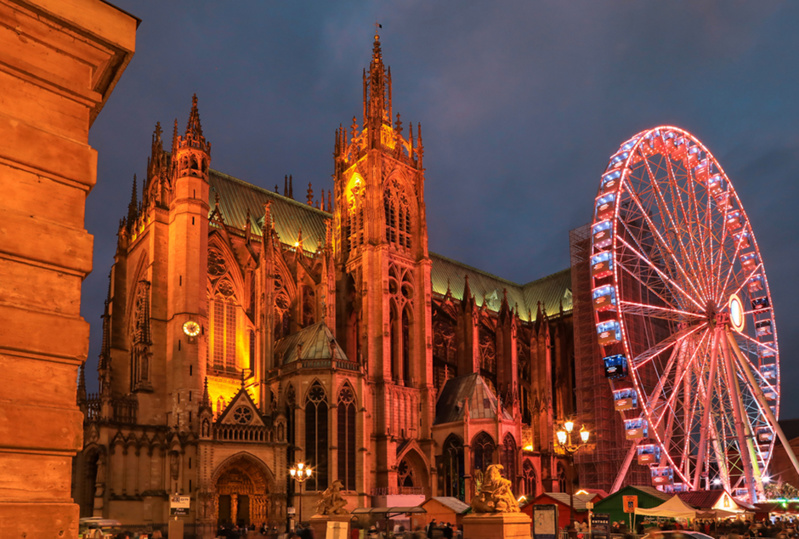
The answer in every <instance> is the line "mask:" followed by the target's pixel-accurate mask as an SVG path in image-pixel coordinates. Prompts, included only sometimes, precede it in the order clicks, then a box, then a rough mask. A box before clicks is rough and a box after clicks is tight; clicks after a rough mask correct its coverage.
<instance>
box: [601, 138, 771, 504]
mask: <svg viewBox="0 0 799 539" xmlns="http://www.w3.org/2000/svg"><path fill="white" fill-rule="evenodd" d="M591 235H592V242H591V261H590V262H591V279H592V283H593V288H592V302H593V308H594V317H595V323H596V331H597V340H598V342H599V345H600V348H601V350H602V352H603V359H602V361H603V362H604V368H605V373H606V376H607V378H608V380H609V382H610V385H611V389H612V390H613V395H614V401H615V402H616V410H617V411H618V412H619V413H620V414H622V416H623V423H624V425H625V434H626V437H627V438H628V439H630V440H633V441H634V442H633V445H632V447H631V449H630V451H629V453H628V458H627V459H626V461H625V464H624V466H623V467H622V469H621V471H620V472H619V476H618V477H617V480H616V484H615V485H614V491H615V490H617V489H618V488H619V487H620V485H621V483H622V482H623V479H624V476H625V475H626V473H627V471H628V469H629V467H630V466H631V465H633V457H634V456H636V455H637V456H638V459H637V463H640V465H646V466H649V467H650V472H651V477H652V482H653V484H654V485H655V486H657V487H658V488H661V489H663V490H667V491H675V490H696V489H699V488H703V487H704V488H708V485H709V484H710V483H711V482H717V481H720V482H721V484H722V485H723V486H724V488H725V489H727V490H728V491H730V492H733V493H735V494H737V495H739V496H742V497H745V498H747V499H749V500H751V501H755V500H757V499H762V497H763V476H764V474H765V471H766V468H767V467H768V464H769V462H770V460H771V457H772V454H773V449H774V443H775V439H776V436H775V434H781V433H780V432H778V430H779V429H778V426H777V424H776V417H777V415H778V413H779V407H780V391H779V387H780V385H779V380H780V368H779V367H780V365H779V347H778V344H777V326H776V322H775V319H774V310H773V307H772V301H771V295H770V292H769V287H768V280H767V278H766V272H765V268H764V265H763V260H762V258H761V255H760V251H759V249H758V246H757V242H756V240H755V235H754V233H753V231H752V227H751V224H750V222H749V219H748V218H747V215H746V212H745V211H744V208H743V205H742V204H741V201H740V199H739V197H738V195H737V193H736V192H735V189H734V188H733V186H732V183H731V182H730V181H729V179H728V178H727V176H726V174H725V173H724V171H723V170H722V168H721V166H720V165H719V163H718V161H716V159H715V158H714V157H713V155H712V154H711V153H710V152H709V151H708V150H707V148H705V147H704V146H703V145H702V143H701V142H699V141H698V140H697V139H696V138H695V137H694V136H692V135H691V134H690V133H688V132H687V131H684V130H682V129H678V128H676V127H658V128H655V129H650V130H647V131H643V132H641V133H638V134H637V135H635V136H634V137H632V138H631V139H630V140H628V141H626V142H625V143H624V144H622V145H621V147H620V148H619V150H618V151H617V152H616V153H615V154H614V155H613V156H611V158H610V160H609V164H608V166H607V169H606V170H605V172H604V173H603V175H602V178H601V180H600V185H599V190H598V193H597V197H596V199H595V205H594V219H593V223H592V227H591ZM636 465H637V464H636Z"/></svg>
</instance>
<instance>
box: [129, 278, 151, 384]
mask: <svg viewBox="0 0 799 539" xmlns="http://www.w3.org/2000/svg"><path fill="white" fill-rule="evenodd" d="M152 344H153V343H152V338H151V335H150V283H149V281H146V280H141V281H139V282H138V284H137V285H136V295H135V299H134V304H133V317H132V327H131V358H130V359H131V361H130V370H131V372H130V385H131V390H132V391H140V390H150V389H152V387H151V385H150V359H151V358H152V352H151V349H150V347H151V346H152Z"/></svg>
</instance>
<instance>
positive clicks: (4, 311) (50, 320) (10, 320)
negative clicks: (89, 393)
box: [0, 304, 89, 390]
mask: <svg viewBox="0 0 799 539" xmlns="http://www.w3.org/2000/svg"><path fill="white" fill-rule="evenodd" d="M0 321H2V323H3V331H0V349H6V350H19V351H26V353H33V354H41V355H47V356H53V357H58V358H62V359H66V360H68V361H74V362H75V363H76V364H79V363H82V362H83V361H84V360H85V359H86V355H87V353H88V351H89V324H88V323H87V322H86V321H85V320H83V319H82V318H78V317H75V318H65V317H64V316H61V315H54V314H50V313H42V312H35V311H25V310H23V309H15V308H13V307H9V306H7V305H3V304H0ZM76 381H77V380H76ZM76 381H75V382H73V383H72V384H73V385H72V388H71V389H72V390H74V389H75V385H74V384H75V383H76Z"/></svg>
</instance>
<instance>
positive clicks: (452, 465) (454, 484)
mask: <svg viewBox="0 0 799 539" xmlns="http://www.w3.org/2000/svg"><path fill="white" fill-rule="evenodd" d="M441 457H442V461H443V462H442V465H443V467H444V470H443V473H442V474H441V476H442V478H443V481H444V485H443V487H444V488H443V491H444V496H452V497H453V498H458V499H459V500H464V499H466V490H465V488H464V485H465V483H464V480H463V476H464V474H465V470H464V468H463V440H461V439H460V438H459V437H458V436H456V435H454V434H450V435H449V436H448V437H447V439H446V440H445V441H444V446H443V450H442V455H441Z"/></svg>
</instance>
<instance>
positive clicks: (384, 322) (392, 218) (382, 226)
mask: <svg viewBox="0 0 799 539" xmlns="http://www.w3.org/2000/svg"><path fill="white" fill-rule="evenodd" d="M392 120H393V123H392ZM422 158H423V147H422V136H421V127H419V126H417V132H416V138H415V139H414V132H413V125H412V124H411V125H409V126H408V132H407V136H406V135H405V134H404V133H403V126H402V121H401V120H400V115H399V114H397V115H396V117H393V116H392V100H391V71H390V70H387V69H386V67H385V66H384V64H383V58H382V53H381V49H380V38H379V36H377V35H376V36H375V41H374V48H373V53H372V59H371V63H370V65H369V71H368V73H367V72H366V71H364V75H363V126H362V127H359V126H358V124H357V120H356V119H355V118H353V123H352V126H351V128H350V130H349V132H347V130H346V129H344V128H339V129H338V130H337V131H336V144H335V174H334V181H335V196H336V209H335V214H334V229H335V243H336V247H337V248H336V254H337V260H336V263H337V267H338V270H339V271H337V275H338V276H339V280H338V283H337V288H338V305H337V314H336V321H337V337H338V339H339V340H340V341H341V342H343V343H344V346H345V348H346V352H347V354H348V356H349V357H350V358H351V359H353V360H357V361H359V362H362V363H364V364H365V366H366V368H367V370H368V377H369V381H370V382H371V384H372V387H373V391H374V402H375V409H374V414H373V417H372V420H373V422H374V433H375V440H376V446H375V450H376V453H377V454H376V462H375V473H376V475H375V485H374V486H375V487H379V488H385V487H393V486H396V485H397V481H396V479H397V475H396V474H397V466H396V460H397V446H398V445H400V444H401V443H402V442H404V441H407V440H416V441H417V442H418V443H419V446H420V450H421V452H422V453H430V449H429V448H428V449H427V450H425V449H424V448H423V447H424V446H425V445H429V440H430V428H431V423H432V418H433V411H434V407H435V394H434V391H433V386H432V366H431V365H432V336H431V314H430V303H431V285H430V267H431V263H430V258H429V256H428V250H427V225H426V220H425V203H424V168H423V164H422ZM431 455H432V453H430V455H428V458H429V457H430V456H431Z"/></svg>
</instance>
